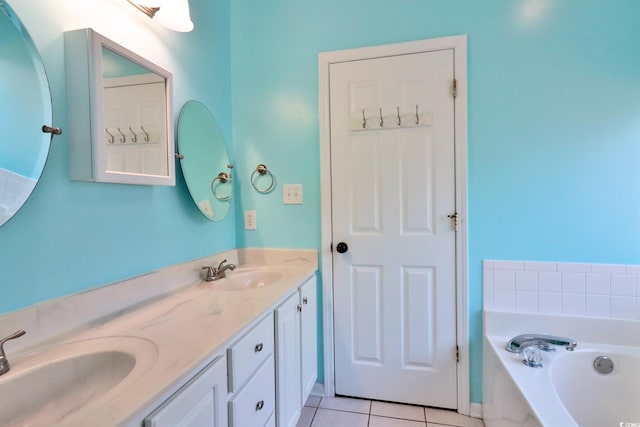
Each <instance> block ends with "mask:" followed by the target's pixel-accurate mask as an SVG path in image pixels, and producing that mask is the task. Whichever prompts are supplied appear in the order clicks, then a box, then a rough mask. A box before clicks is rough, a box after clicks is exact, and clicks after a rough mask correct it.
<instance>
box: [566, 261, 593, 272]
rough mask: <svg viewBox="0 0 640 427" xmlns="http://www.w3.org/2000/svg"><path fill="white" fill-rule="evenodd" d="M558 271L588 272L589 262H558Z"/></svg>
mask: <svg viewBox="0 0 640 427" xmlns="http://www.w3.org/2000/svg"><path fill="white" fill-rule="evenodd" d="M558 271H563V272H564V271H568V272H573V273H590V272H591V264H583V263H577V262H559V263H558Z"/></svg>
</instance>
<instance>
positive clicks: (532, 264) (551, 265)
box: [524, 261, 558, 271]
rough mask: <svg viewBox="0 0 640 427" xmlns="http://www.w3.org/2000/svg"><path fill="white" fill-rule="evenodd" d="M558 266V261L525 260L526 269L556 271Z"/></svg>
mask: <svg viewBox="0 0 640 427" xmlns="http://www.w3.org/2000/svg"><path fill="white" fill-rule="evenodd" d="M557 268H558V263H557V262H540V261H525V262H524V269H525V270H532V271H556V270H557Z"/></svg>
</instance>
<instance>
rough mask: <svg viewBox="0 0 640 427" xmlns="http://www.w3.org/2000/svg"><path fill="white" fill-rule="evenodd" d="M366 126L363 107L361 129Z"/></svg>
mask: <svg viewBox="0 0 640 427" xmlns="http://www.w3.org/2000/svg"><path fill="white" fill-rule="evenodd" d="M366 127H367V119H365V117H364V108H363V109H362V129H364V128H366Z"/></svg>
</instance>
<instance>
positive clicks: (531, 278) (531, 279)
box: [516, 271, 538, 291]
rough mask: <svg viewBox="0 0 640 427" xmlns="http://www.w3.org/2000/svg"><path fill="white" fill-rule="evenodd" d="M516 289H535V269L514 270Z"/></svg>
mask: <svg viewBox="0 0 640 427" xmlns="http://www.w3.org/2000/svg"><path fill="white" fill-rule="evenodd" d="M516 290H518V291H537V290H538V272H537V271H516Z"/></svg>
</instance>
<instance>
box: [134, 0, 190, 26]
mask: <svg viewBox="0 0 640 427" xmlns="http://www.w3.org/2000/svg"><path fill="white" fill-rule="evenodd" d="M127 1H128V2H129V3H131V4H132V5H133V6H135V8H136V9H138V10H139V11H141V12H142V13H144V14H145V15H147V16H148V17H149V18H151V19H153V20H154V21H156V22H158V23H159V24H161V25H163V26H165V27H167V28H169V29H170V30H173V31H180V32H189V31H191V30H193V22H192V21H191V15H190V14H189V0H127Z"/></svg>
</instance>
